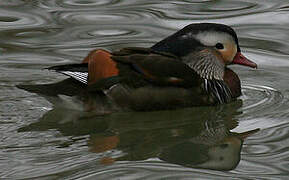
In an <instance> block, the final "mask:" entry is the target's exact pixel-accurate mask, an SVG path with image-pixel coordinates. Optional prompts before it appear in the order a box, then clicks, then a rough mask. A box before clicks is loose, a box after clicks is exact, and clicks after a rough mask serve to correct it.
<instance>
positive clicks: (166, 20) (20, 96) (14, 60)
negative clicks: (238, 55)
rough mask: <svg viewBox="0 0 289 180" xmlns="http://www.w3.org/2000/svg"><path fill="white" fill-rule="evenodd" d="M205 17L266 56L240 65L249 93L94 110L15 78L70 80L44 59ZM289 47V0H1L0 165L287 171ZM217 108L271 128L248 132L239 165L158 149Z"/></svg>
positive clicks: (36, 171) (180, 173) (140, 39)
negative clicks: (28, 88)
mask: <svg viewBox="0 0 289 180" xmlns="http://www.w3.org/2000/svg"><path fill="white" fill-rule="evenodd" d="M195 22H217V23H225V24H228V25H230V26H232V27H233V28H234V29H235V30H236V31H237V34H238V36H239V41H240V45H241V47H242V49H243V52H244V54H245V55H246V56H247V57H248V58H250V59H252V60H254V61H255V62H256V63H257V64H258V65H259V69H258V70H253V69H248V68H243V67H239V66H234V67H232V69H233V70H234V71H235V72H237V73H238V74H239V76H240V78H241V80H242V91H243V96H242V97H241V98H240V100H242V104H237V103H238V102H236V103H233V104H229V105H224V106H222V107H217V108H206V107H205V108H200V109H198V108H196V109H194V108H193V109H185V110H178V111H167V112H166V111H165V112H152V113H119V114H115V115H111V116H104V117H91V116H89V115H87V114H83V113H82V112H80V111H76V110H74V109H77V107H69V108H67V109H62V108H61V107H54V108H53V106H52V104H50V103H49V102H48V101H47V100H46V99H45V98H43V97H41V96H39V95H37V94H33V93H28V92H25V91H23V90H20V89H17V88H16V87H15V85H16V84H21V83H27V84H40V83H52V82H57V81H59V80H62V79H64V78H65V77H64V76H61V75H59V74H56V73H51V72H48V71H45V70H42V69H43V68H46V67H48V66H51V65H57V64H65V63H77V62H80V61H81V60H82V58H83V57H84V56H85V55H86V54H87V53H88V52H89V51H90V50H92V49H94V48H100V47H101V48H105V49H107V50H114V49H119V48H121V47H125V46H146V47H148V46H151V45H152V44H154V43H155V42H157V41H159V40H160V39H162V38H164V37H166V36H167V35H169V34H171V33H173V32H175V31H176V30H178V29H180V28H182V27H184V26H185V25H188V24H190V23H195ZM288 49H289V3H288V1H285V0H284V1H282V0H275V1H266V0H255V1H251V0H242V1H241V0H239V1H235V0H217V1H213V0H212V1H210V0H208V1H189V0H182V1H176V0H158V1H152V0H127V1H124V0H1V1H0V177H1V178H3V179H9V178H10V179H25V178H27V179H31V178H35V179H57V178H63V179H73V178H83V179H192V177H195V178H198V179H224V178H228V179H231V177H235V178H237V179H239V178H241V179H242V178H244V179H288V178H289V138H288V137H289V133H288V131H289V110H288V108H289V104H288V98H289V83H288V82H289V69H288V68H289V54H288ZM220 112H221V113H220ZM214 119H216V121H222V122H227V120H228V119H229V121H230V122H229V123H228V124H229V125H228V126H229V127H230V128H229V129H232V131H234V132H244V131H247V130H251V129H255V128H260V129H261V130H260V131H259V132H258V133H256V134H254V135H252V136H250V137H248V138H247V139H246V140H245V142H244V145H243V148H242V151H241V161H240V163H239V165H238V166H237V167H236V168H235V169H234V170H231V171H216V170H207V169H196V168H190V167H184V166H180V165H177V164H174V163H168V162H164V161H160V160H159V159H158V158H156V154H157V152H158V150H159V148H160V147H162V146H166V145H167V144H168V143H169V142H172V141H176V139H173V137H180V138H184V139H185V138H187V139H188V138H190V133H192V135H191V136H194V135H195V134H196V133H195V131H196V128H195V127H196V125H194V123H196V121H203V120H204V121H210V122H212V121H214ZM234 123H235V125H234ZM221 124H222V123H221ZM223 124H226V123H223ZM230 124H233V125H230ZM237 124H238V126H237ZM226 127H227V126H226ZM172 139H173V140H172ZM124 157H126V158H124ZM117 158H123V159H122V160H116V159H117ZM114 160H115V162H114Z"/></svg>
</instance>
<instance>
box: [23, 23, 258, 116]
mask: <svg viewBox="0 0 289 180" xmlns="http://www.w3.org/2000/svg"><path fill="white" fill-rule="evenodd" d="M230 64H240V65H244V66H249V67H252V68H257V65H256V64H255V63H254V62H252V61H250V60H249V59H247V58H246V57H244V56H243V55H242V54H241V49H240V47H239V43H238V38H237V35H236V33H235V31H234V30H233V29H232V28H231V27H229V26H227V25H224V24H213V23H198V24H190V25H188V26H186V27H184V28H183V29H181V30H179V31H178V32H176V33H174V34H172V35H170V36H168V37H167V38H165V39H163V40H161V41H159V42H158V43H156V44H155V45H153V46H152V47H150V48H140V47H128V48H123V49H120V50H118V51H114V52H108V51H106V50H102V49H97V50H93V51H91V52H90V53H89V54H88V56H87V57H86V58H85V59H84V60H83V62H82V63H79V64H68V65H58V66H53V67H49V68H48V69H49V70H53V71H56V72H58V73H62V74H64V75H67V76H69V77H70V78H69V79H67V80H64V81H63V82H61V83H55V84H50V85H38V86H37V85H36V86H35V85H34V86H32V85H19V86H18V87H20V88H22V89H26V90H28V91H31V92H36V93H40V94H44V95H48V96H55V95H60V94H64V95H69V96H72V95H73V96H74V95H80V94H81V96H82V95H83V94H86V95H85V96H86V97H87V94H90V95H93V96H94V97H96V96H97V98H96V100H97V101H99V99H101V101H109V102H110V103H107V104H110V105H109V106H113V107H117V109H128V110H137V111H147V110H163V109H176V108H183V107H192V106H203V105H216V104H222V103H228V102H231V101H232V100H234V99H236V98H237V97H239V96H240V95H241V85H240V79H239V77H238V75H237V74H236V73H235V72H233V71H232V70H231V69H229V68H228V67H227V65H230ZM49 89H50V90H49ZM90 104H93V103H90ZM112 104H113V105H112ZM94 105H95V103H94ZM91 106H92V105H91ZM94 108H98V107H94ZM87 109H92V108H91V107H90V108H87Z"/></svg>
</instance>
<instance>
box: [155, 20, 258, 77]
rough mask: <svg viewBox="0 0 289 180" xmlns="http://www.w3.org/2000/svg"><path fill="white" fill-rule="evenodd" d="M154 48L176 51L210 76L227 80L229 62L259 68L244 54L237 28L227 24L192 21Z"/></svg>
mask: <svg viewBox="0 0 289 180" xmlns="http://www.w3.org/2000/svg"><path fill="white" fill-rule="evenodd" d="M151 48H152V49H153V50H155V51H160V52H167V53H172V54H174V55H175V56H177V57H179V58H180V59H181V60H182V61H183V62H185V63H186V64H187V65H189V66H190V67H191V68H192V69H194V70H195V71H196V72H197V73H198V74H199V75H200V76H201V77H203V78H206V79H218V80H223V76H224V70H225V66H226V65H229V64H240V65H244V66H249V67H252V68H257V64H256V63H254V62H252V61H250V60H249V59H247V58H246V57H245V56H243V55H242V53H241V49H240V46H239V43H238V38H237V34H236V33H235V31H234V30H233V29H232V28H231V27H229V26H227V25H224V24H214V23H200V24H190V25H188V26H186V27H184V28H183V29H181V30H180V31H178V32H176V33H175V34H173V35H171V36H169V37H167V38H165V39H163V40H162V41H160V42H158V43H157V44H155V45H154V46H152V47H151Z"/></svg>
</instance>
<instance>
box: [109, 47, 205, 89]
mask: <svg viewBox="0 0 289 180" xmlns="http://www.w3.org/2000/svg"><path fill="white" fill-rule="evenodd" d="M111 58H112V59H113V60H114V61H116V62H117V67H118V69H119V75H120V76H122V77H123V79H124V80H125V81H128V82H127V83H128V84H139V82H137V81H139V80H141V79H142V80H145V81H147V82H150V83H153V84H154V85H159V86H178V87H186V88H188V87H195V86H197V85H199V84H200V83H201V78H200V76H199V75H198V74H197V73H196V72H195V71H194V70H193V69H191V68H190V67H189V66H188V65H186V64H185V63H183V62H181V60H180V59H179V58H178V57H176V56H173V55H171V54H168V53H160V52H155V51H153V50H151V49H149V48H125V49H122V50H120V51H118V52H114V53H112V56H111ZM134 79H135V80H134Z"/></svg>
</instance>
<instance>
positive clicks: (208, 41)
mask: <svg viewBox="0 0 289 180" xmlns="http://www.w3.org/2000/svg"><path fill="white" fill-rule="evenodd" d="M195 38H196V39H197V40H199V41H200V42H201V43H202V44H203V45H205V46H215V45H216V44H217V43H221V44H223V45H224V49H226V46H225V44H227V43H234V44H235V41H234V39H233V37H232V36H231V35H229V34H227V33H223V32H215V31H207V32H200V33H198V34H197V35H195Z"/></svg>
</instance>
